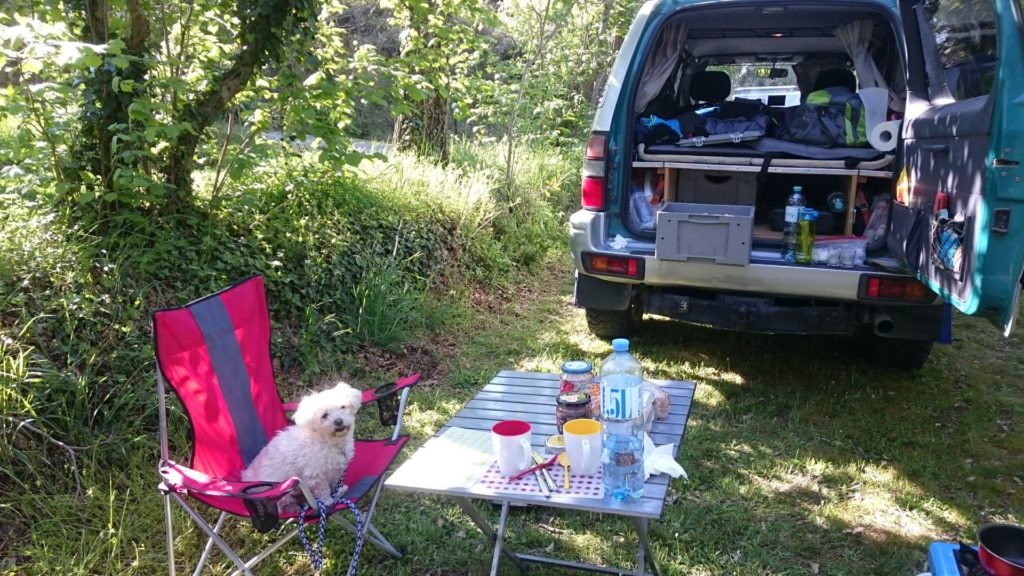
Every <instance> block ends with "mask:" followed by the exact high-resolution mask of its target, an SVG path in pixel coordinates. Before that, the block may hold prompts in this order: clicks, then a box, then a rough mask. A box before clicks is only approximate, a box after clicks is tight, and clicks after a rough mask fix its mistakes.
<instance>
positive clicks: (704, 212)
mask: <svg viewBox="0 0 1024 576" xmlns="http://www.w3.org/2000/svg"><path fill="white" fill-rule="evenodd" d="M753 227H754V207H753V206H738V205H724V204H688V203H669V204H666V205H665V209H664V210H662V211H660V212H658V228H657V240H656V241H655V245H654V249H655V253H654V254H655V257H657V258H658V259H659V260H684V261H685V260H709V261H712V262H715V263H718V264H735V265H738V266H746V265H747V264H749V263H750V243H751V235H752V233H753Z"/></svg>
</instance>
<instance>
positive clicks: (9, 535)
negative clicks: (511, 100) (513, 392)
mask: <svg viewBox="0 0 1024 576" xmlns="http://www.w3.org/2000/svg"><path fill="white" fill-rule="evenodd" d="M3 126H4V125H0V147H2V146H3V142H4V140H3V139H4V138H5V137H6V136H5V134H7V133H6V132H5V131H4V129H3ZM455 151H456V156H457V158H458V160H457V161H456V162H453V163H451V164H450V165H449V166H447V167H438V166H433V165H430V164H426V163H424V162H422V161H419V160H416V159H415V158H413V157H410V156H405V155H402V154H398V153H394V154H392V155H391V156H390V158H389V159H387V160H368V161H366V162H364V163H363V164H362V165H361V166H359V167H358V169H356V170H355V171H354V172H352V173H344V174H338V173H334V172H332V171H330V170H326V169H324V168H321V167H319V166H317V165H316V163H315V162H310V161H309V160H308V159H307V158H302V157H289V158H268V159H267V160H266V161H265V162H263V163H262V164H261V165H260V166H259V167H257V168H256V169H254V170H252V171H251V173H250V174H248V176H247V177H246V178H244V179H243V180H241V181H238V182H234V183H232V185H231V186H228V187H226V188H224V189H223V190H222V191H220V192H219V194H218V196H217V197H216V198H210V197H209V195H208V194H205V195H204V194H203V193H202V192H200V194H199V198H200V199H201V202H200V204H199V205H198V206H196V207H195V209H194V210H190V211H187V212H184V213H182V214H179V215H178V216H176V217H174V218H171V219H159V220H158V219H154V218H153V217H151V216H150V215H146V214H135V213H122V214H118V215H116V216H114V217H112V218H108V219H107V220H104V221H101V222H95V223H92V224H91V225H90V226H88V227H86V226H82V225H81V224H77V223H76V222H75V221H73V220H71V219H69V217H68V215H67V214H65V213H59V212H57V211H56V210H54V209H52V208H50V206H51V205H52V202H50V200H51V199H50V197H49V196H48V194H49V192H48V191H47V190H34V191H32V193H31V194H29V193H25V192H23V191H12V190H5V191H0V210H2V211H3V213H4V215H5V218H4V219H2V220H0V492H2V493H3V494H4V495H5V497H4V498H3V499H2V500H0V573H6V572H12V573H16V574H56V573H60V574H153V573H157V572H162V571H163V570H164V568H163V567H162V562H163V561H164V560H163V544H162V540H161V531H162V528H161V521H160V515H161V509H160V507H159V500H158V499H157V498H155V493H154V492H153V466H154V465H155V455H156V453H157V444H156V440H157V438H156V414H155V394H154V386H153V374H154V364H153V354H152V347H151V343H150V332H149V314H150V312H151V311H152V310H154V309H156V308H159V307H163V306H169V305H180V304H183V303H185V302H188V301H190V300H192V299H194V298H197V297H200V296H203V295H205V294H208V293H210V292H213V291H215V290H218V289H221V288H223V287H225V286H227V285H229V284H230V283H232V282H235V281H237V280H240V279H242V278H244V277H246V276H249V275H252V274H263V275H264V276H265V277H266V279H267V287H268V300H269V304H270V308H271V318H272V321H273V342H272V353H273V355H274V358H275V361H276V363H277V365H276V368H277V375H278V382H279V384H280V385H281V386H282V387H283V389H284V390H283V392H284V394H285V395H293V394H295V393H298V392H299V391H302V390H305V389H308V388H310V387H315V386H317V385H319V384H320V382H321V381H323V380H326V379H328V378H333V377H336V376H339V375H351V374H353V373H360V374H364V375H366V376H367V377H369V378H372V380H370V382H378V381H380V380H383V379H386V378H388V377H392V376H395V375H397V374H392V373H387V372H388V371H396V370H400V369H401V368H399V367H396V366H395V364H394V363H391V364H388V365H387V368H384V369H382V370H374V367H373V366H372V365H370V366H363V365H362V364H363V363H364V362H363V361H361V360H360V358H361V356H362V355H364V354H366V353H367V352H366V351H367V350H380V351H381V352H379V353H380V354H395V353H397V354H399V355H401V351H402V348H403V346H405V345H407V344H408V343H410V342H413V341H423V340H425V339H429V336H428V335H429V334H431V333H437V332H439V331H440V332H443V330H444V329H445V325H446V317H448V316H451V313H450V312H448V310H454V309H456V308H452V307H453V306H455V305H456V304H457V303H458V302H459V301H460V300H461V299H464V298H467V297H469V295H471V294H472V293H473V292H474V290H473V285H475V284H477V283H482V282H483V283H496V284H497V285H502V284H509V283H511V278H512V277H513V275H514V274H515V273H516V272H517V271H519V270H523V269H524V267H525V268H528V267H529V266H530V265H532V263H535V262H538V261H539V258H541V257H542V255H543V254H545V253H546V252H548V251H550V250H553V249H558V247H559V246H560V245H561V243H560V236H561V235H562V234H563V232H564V230H563V229H562V226H563V222H562V221H560V220H561V219H562V216H563V214H564V212H563V211H562V210H561V209H560V208H557V207H554V205H553V204H552V203H551V201H552V199H553V198H556V197H561V196H560V195H567V194H569V191H570V190H574V189H575V188H576V186H577V185H576V183H574V182H572V180H573V179H575V174H576V172H577V170H578V167H577V166H576V165H575V162H574V160H573V158H572V155H567V154H563V153H560V152H559V151H557V150H545V151H524V152H523V154H522V155H521V157H520V158H521V159H524V161H529V162H541V160H542V159H543V162H544V164H545V167H544V168H539V167H538V168H527V167H525V165H524V168H523V169H522V170H521V172H520V174H521V175H520V177H519V179H518V180H517V184H516V188H515V190H516V192H515V194H516V195H517V198H519V200H518V201H517V202H516V203H515V206H509V205H508V202H507V200H508V197H507V187H505V186H503V183H502V182H501V181H500V178H499V175H500V174H502V172H501V171H500V170H498V168H497V164H496V160H495V159H496V158H498V156H500V154H499V152H498V150H497V148H496V147H491V148H489V147H487V146H481V145H476V144H467V143H461V144H458V145H456V147H455ZM559 163H561V164H559ZM559 166H560V168H559ZM2 168H3V167H2V166H0V169H2ZM200 180H202V179H200ZM574 193H575V192H573V194H574ZM515 226H518V227H520V228H519V229H520V231H521V233H519V234H514V233H512V232H511V231H512V230H513V229H514V227H515ZM537 231H540V232H542V233H540V234H537V233H536V232H537ZM374 354H377V353H376V352H375V353H371V357H372V356H373V355H374ZM399 357H400V356H399ZM371 364H372V362H371ZM171 432H172V438H173V440H172V443H173V444H174V445H176V446H184V445H186V437H187V432H186V430H185V429H184V420H183V419H182V418H180V417H177V418H172V431H171ZM182 456H184V454H183V455H182ZM82 534H92V535H95V536H89V537H87V538H84V539H83V538H82V536H81V535H82ZM182 538H183V539H184V540H192V539H195V535H194V534H192V533H186V534H184V535H182Z"/></svg>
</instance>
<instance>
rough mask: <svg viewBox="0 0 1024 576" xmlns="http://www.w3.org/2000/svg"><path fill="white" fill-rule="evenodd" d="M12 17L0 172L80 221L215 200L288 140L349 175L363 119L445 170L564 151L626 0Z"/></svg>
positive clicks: (245, 0) (124, 1) (180, 8)
mask: <svg viewBox="0 0 1024 576" xmlns="http://www.w3.org/2000/svg"><path fill="white" fill-rule="evenodd" d="M357 1H363V2H366V1H369V2H375V1H376V0H357ZM9 5H10V7H11V9H10V10H9V11H8V12H7V13H6V14H3V15H0V117H6V118H19V119H23V121H22V122H21V123H20V124H19V125H18V126H17V134H16V137H15V138H14V139H13V142H14V143H15V146H14V147H13V149H11V150H4V151H0V175H2V176H4V177H5V179H6V181H7V182H8V183H10V184H9V185H10V187H11V188H13V189H16V190H19V191H20V192H21V193H24V194H28V195H40V194H42V195H43V196H45V197H46V198H47V199H52V201H53V202H54V203H55V204H56V205H57V206H60V207H62V208H63V209H65V210H66V213H67V214H70V215H73V216H75V217H77V218H79V219H85V220H88V221H102V220H104V219H105V218H108V217H110V216H112V215H122V216H123V215H124V214H137V215H141V216H142V217H149V216H147V215H153V214H168V213H175V212H179V211H180V210H182V209H183V208H185V207H189V206H195V205H196V201H195V194H197V193H199V194H204V195H209V197H211V198H213V199H215V200H219V199H221V198H222V197H223V193H224V191H225V190H226V189H227V188H229V187H231V186H232V185H233V184H237V182H238V177H239V176H240V175H241V174H244V173H246V171H248V170H251V169H252V167H253V166H255V165H257V164H259V163H261V162H264V161H266V159H268V158H270V157H273V156H275V155H293V154H295V153H296V147H295V146H294V143H299V144H301V145H302V148H303V149H305V150H308V149H312V150H314V151H315V152H316V158H315V161H316V162H319V163H326V164H328V165H331V166H334V167H335V168H337V169H345V168H346V167H347V166H351V165H352V164H354V163H356V162H358V161H359V159H360V158H361V157H362V156H361V155H360V154H358V153H356V152H355V151H354V150H353V149H352V146H351V141H350V136H349V134H350V130H349V129H350V126H351V124H352V122H353V118H354V115H355V114H356V110H357V109H366V107H368V106H369V107H376V108H377V109H381V110H384V111H385V116H386V115H390V116H391V117H392V118H394V119H395V128H394V130H393V131H391V133H392V136H393V140H394V141H395V143H396V144H398V145H407V146H409V147H411V148H414V149H416V150H417V151H421V152H429V153H431V154H436V155H437V156H439V157H440V158H441V159H446V158H447V156H448V152H447V150H448V142H449V139H450V137H451V136H452V134H453V133H455V132H463V133H465V132H466V131H467V130H468V131H470V132H471V133H472V134H474V135H475V136H477V137H501V138H504V139H506V140H507V141H508V142H509V146H508V150H510V151H511V150H512V149H513V148H514V143H515V142H516V141H518V140H519V139H521V138H523V137H530V138H534V137H537V138H542V139H544V140H545V141H547V142H548V143H554V144H559V145H563V144H573V145H574V144H575V143H576V142H577V141H578V138H579V136H580V135H581V133H582V132H583V130H584V129H585V127H586V125H587V123H588V122H589V118H590V115H591V111H592V109H593V103H594V102H596V99H597V95H598V94H599V92H600V89H601V86H602V84H603V78H604V73H605V71H606V70H607V68H608V66H609V65H610V63H611V59H612V57H613V55H614V51H615V49H616V48H617V44H618V41H619V40H620V39H621V38H622V36H623V35H624V32H625V28H626V25H627V24H628V20H629V18H631V16H632V13H633V12H634V10H635V6H636V5H635V3H632V2H626V3H623V4H613V3H611V2H605V3H577V2H572V1H571V0H506V1H505V2H502V3H499V4H496V5H495V4H492V3H488V2H485V1H483V0H380V4H371V9H369V10H366V9H363V10H359V11H353V10H350V9H349V7H348V6H347V5H344V4H341V3H340V2H339V0H189V1H186V0H152V1H150V0H71V1H65V2H62V1H59V0H43V1H42V2H40V1H39V0H32V1H29V0H13V1H12V2H11V3H9ZM353 14H358V15H359V18H358V19H355V18H354V17H353ZM381 30H384V31H385V32H386V33H385V34H383V35H381V34H380V32H379V31H381ZM370 31H377V36H374V35H373V34H371V33H370ZM392 38H397V44H398V46H397V49H392V47H391V46H389V45H388V44H389V43H391V42H392V40H391V39H392ZM376 132H377V133H378V134H382V133H385V132H386V131H385V130H384V129H378V130H377V131H376ZM513 161H514V159H513V158H512V157H511V156H510V157H509V158H508V162H507V164H508V165H509V166H511V165H512V162H513ZM509 176H510V177H511V172H510V173H509Z"/></svg>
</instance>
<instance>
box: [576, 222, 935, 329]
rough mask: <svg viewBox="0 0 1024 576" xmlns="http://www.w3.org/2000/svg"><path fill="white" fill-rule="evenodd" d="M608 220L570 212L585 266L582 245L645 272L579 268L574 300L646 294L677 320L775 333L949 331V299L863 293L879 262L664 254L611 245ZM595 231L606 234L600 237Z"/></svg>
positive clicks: (643, 246)
mask: <svg viewBox="0 0 1024 576" xmlns="http://www.w3.org/2000/svg"><path fill="white" fill-rule="evenodd" d="M605 222H606V216H605V215H604V214H601V213H592V212H584V213H582V214H581V213H579V212H577V213H576V214H574V215H573V216H572V217H571V219H570V223H571V230H572V239H571V246H572V253H573V258H574V259H575V261H576V268H577V270H583V263H582V261H581V257H580V255H581V254H582V253H583V252H601V253H606V254H616V255H623V256H627V255H628V256H631V257H635V258H642V259H643V260H644V264H643V270H644V277H643V280H642V281H640V282H637V281H636V280H628V279H625V278H615V277H602V276H592V275H588V274H584V273H582V272H580V273H578V275H577V282H576V294H575V301H576V304H577V305H578V306H581V307H584V308H592V309H599V310H625V309H626V308H628V307H629V306H630V305H631V304H632V303H634V302H640V303H641V305H642V306H643V311H644V312H647V313H651V314H657V315H659V316H665V317H668V318H672V319H675V320H681V321H684V322H689V323H694V324H703V325H709V326H713V327H716V328H724V329H730V330H741V331H745V332H764V333H776V334H777V333H789V334H847V335H851V334H857V333H861V332H864V331H870V332H873V333H875V334H877V335H879V336H884V337H889V338H906V339H912V340H928V341H933V340H935V339H937V338H938V337H939V336H940V334H941V331H942V326H943V322H944V319H945V316H944V307H943V306H942V300H941V299H940V298H938V297H936V299H935V301H934V302H933V303H931V304H924V305H922V304H904V303H899V302H893V303H880V302H876V301H866V300H861V299H859V298H858V292H859V288H860V285H861V278H862V276H864V275H865V274H871V275H872V276H878V275H879V274H885V273H884V272H879V271H878V270H877V269H874V268H869V267H861V268H853V269H839V268H834V267H826V266H819V267H814V266H801V265H794V264H785V263H782V262H779V263H775V264H772V263H758V262H754V263H751V264H749V265H747V266H732V265H725V264H714V263H708V262H676V261H663V260H657V259H656V258H655V257H654V245H653V244H652V243H650V242H646V243H645V242H643V241H630V242H629V243H627V245H626V246H625V247H623V248H618V249H617V248H612V247H611V246H610V245H608V243H607V242H606V241H605V238H607V235H606V234H604V233H603V231H604V230H606V225H605ZM595 230H597V231H599V232H598V233H596V234H595V232H594V231H595ZM593 236H598V237H600V238H601V240H600V241H594V239H593ZM892 276H898V275H896V274H892ZM637 297H639V298H637Z"/></svg>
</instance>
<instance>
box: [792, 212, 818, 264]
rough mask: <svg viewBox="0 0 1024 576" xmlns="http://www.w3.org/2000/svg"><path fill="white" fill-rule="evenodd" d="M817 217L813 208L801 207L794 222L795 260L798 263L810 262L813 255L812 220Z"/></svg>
mask: <svg viewBox="0 0 1024 576" xmlns="http://www.w3.org/2000/svg"><path fill="white" fill-rule="evenodd" d="M817 219H818V211H817V210H814V209H813V208H801V209H800V216H799V218H798V220H797V223H796V261H797V263H799V264H810V263H811V260H812V257H813V255H814V221H815V220H817Z"/></svg>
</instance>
